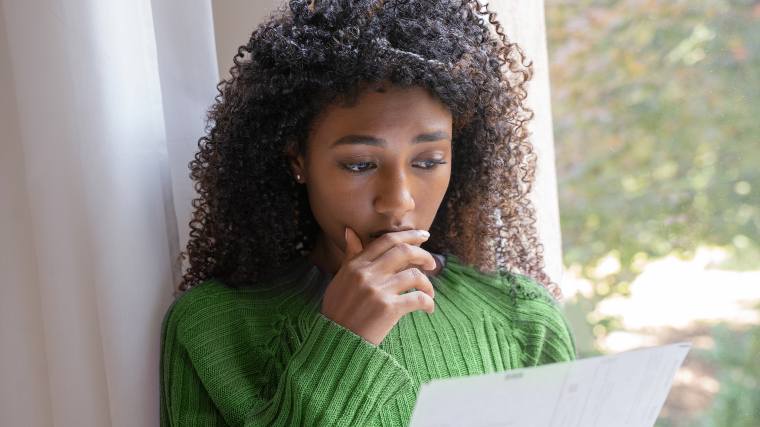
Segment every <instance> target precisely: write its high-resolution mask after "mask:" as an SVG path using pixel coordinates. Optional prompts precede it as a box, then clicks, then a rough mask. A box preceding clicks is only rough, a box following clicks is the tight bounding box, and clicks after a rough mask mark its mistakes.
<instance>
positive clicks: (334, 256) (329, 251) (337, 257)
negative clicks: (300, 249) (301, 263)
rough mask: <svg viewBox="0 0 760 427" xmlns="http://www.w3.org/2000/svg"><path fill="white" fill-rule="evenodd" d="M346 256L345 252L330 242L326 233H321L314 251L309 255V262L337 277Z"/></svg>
mask: <svg viewBox="0 0 760 427" xmlns="http://www.w3.org/2000/svg"><path fill="white" fill-rule="evenodd" d="M344 256H345V253H344V252H343V250H342V249H340V248H339V247H337V246H335V245H333V244H332V242H328V241H327V239H326V238H325V235H324V233H322V232H320V233H319V235H318V236H317V242H316V243H315V244H314V249H313V250H312V251H311V252H310V253H309V261H311V263H312V264H314V265H316V266H317V267H319V269H320V270H322V271H323V272H325V273H329V274H332V275H335V273H337V272H338V270H339V269H340V265H341V261H342V260H343V257H344Z"/></svg>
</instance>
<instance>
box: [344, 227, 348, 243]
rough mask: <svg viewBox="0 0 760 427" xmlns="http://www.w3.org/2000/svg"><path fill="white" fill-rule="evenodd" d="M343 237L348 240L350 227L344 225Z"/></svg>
mask: <svg viewBox="0 0 760 427" xmlns="http://www.w3.org/2000/svg"><path fill="white" fill-rule="evenodd" d="M343 238H344V239H346V242H348V227H343Z"/></svg>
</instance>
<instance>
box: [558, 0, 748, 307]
mask: <svg viewBox="0 0 760 427" xmlns="http://www.w3.org/2000/svg"><path fill="white" fill-rule="evenodd" d="M546 16H547V34H548V42H549V49H550V53H549V55H550V64H551V70H550V73H551V80H552V109H553V113H554V114H553V116H554V134H555V142H556V151H557V168H558V171H557V173H558V183H559V194H560V206H561V210H560V212H561V222H562V237H563V245H564V247H563V251H564V257H565V259H564V261H565V264H566V265H572V264H578V265H581V266H583V267H584V275H587V276H589V277H592V272H591V270H592V269H593V268H594V266H595V265H596V263H597V262H598V261H599V260H600V259H602V258H603V257H604V256H605V255H607V254H610V255H612V256H614V257H615V258H616V259H618V260H619V262H620V264H621V267H620V271H619V272H617V273H615V274H614V276H615V277H612V278H610V279H609V280H606V281H604V280H603V281H604V282H606V283H605V285H601V287H602V288H603V290H604V291H605V292H603V293H604V294H607V293H615V292H617V293H623V294H624V293H625V292H626V285H627V283H629V282H630V281H631V280H632V279H633V278H635V276H636V274H637V273H638V272H640V270H641V267H642V266H643V265H645V264H646V261H647V260H649V259H652V258H659V257H663V256H665V255H669V254H679V255H682V256H683V257H688V256H690V255H692V254H693V252H694V250H695V249H696V248H697V247H698V246H700V245H703V244H708V245H713V246H722V247H724V248H725V249H726V250H728V251H730V252H731V253H732V255H733V257H732V258H731V261H732V262H733V267H740V268H753V269H754V268H756V267H757V260H758V259H760V257H758V256H757V255H758V254H760V2H758V1H747V0H744V1H739V0H733V1H726V0H722V1H721V0H703V1H666V0H659V1H643V0H607V1H584V0H577V1H558V0H547V2H546ZM746 254H750V256H742V255H746ZM742 261H744V262H742ZM597 284H599V281H598V280H597Z"/></svg>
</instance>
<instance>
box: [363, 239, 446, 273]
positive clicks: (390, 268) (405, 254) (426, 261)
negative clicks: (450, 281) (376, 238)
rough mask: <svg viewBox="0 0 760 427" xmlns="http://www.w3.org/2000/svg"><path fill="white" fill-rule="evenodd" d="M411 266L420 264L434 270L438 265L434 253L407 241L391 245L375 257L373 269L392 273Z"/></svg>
mask: <svg viewBox="0 0 760 427" xmlns="http://www.w3.org/2000/svg"><path fill="white" fill-rule="evenodd" d="M410 266H420V267H422V268H423V269H425V270H434V269H435V267H436V263H435V258H433V254H431V253H430V252H428V251H426V250H425V249H422V248H421V247H419V246H414V245H411V244H409V243H406V242H402V243H399V244H397V245H395V246H393V247H391V248H390V249H389V250H388V251H386V252H385V253H384V254H382V255H380V256H379V257H378V258H377V259H375V263H374V266H373V269H376V271H382V272H387V273H390V274H393V273H398V272H399V271H402V270H405V269H407V268H409V267H410Z"/></svg>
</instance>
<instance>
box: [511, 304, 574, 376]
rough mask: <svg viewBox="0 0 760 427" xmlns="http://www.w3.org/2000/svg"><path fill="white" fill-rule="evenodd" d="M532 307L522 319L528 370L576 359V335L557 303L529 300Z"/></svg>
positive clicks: (524, 357) (525, 358)
mask: <svg viewBox="0 0 760 427" xmlns="http://www.w3.org/2000/svg"><path fill="white" fill-rule="evenodd" d="M525 304H526V305H527V306H528V307H530V308H529V309H527V310H525V311H524V312H523V314H524V315H523V316H522V319H521V324H522V326H521V328H522V333H523V334H524V342H525V343H526V344H525V352H524V353H523V364H524V366H526V367H529V366H538V365H545V364H549V363H557V362H569V361H572V360H575V359H576V357H577V355H576V346H575V338H574V336H573V332H572V330H571V329H570V325H569V323H568V322H567V319H566V318H565V315H564V314H563V312H562V308H561V306H560V305H559V304H558V303H556V302H546V301H545V300H541V299H537V300H531V301H526V302H525Z"/></svg>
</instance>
